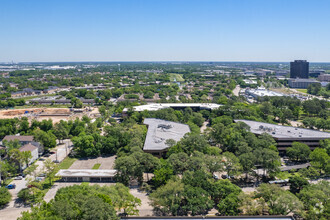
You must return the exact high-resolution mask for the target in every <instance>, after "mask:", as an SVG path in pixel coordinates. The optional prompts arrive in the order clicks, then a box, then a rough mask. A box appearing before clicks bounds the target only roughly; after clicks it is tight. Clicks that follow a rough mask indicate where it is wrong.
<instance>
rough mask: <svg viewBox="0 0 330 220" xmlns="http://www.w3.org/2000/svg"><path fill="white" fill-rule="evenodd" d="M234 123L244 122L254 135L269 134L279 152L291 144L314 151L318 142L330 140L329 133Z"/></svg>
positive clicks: (257, 123)
mask: <svg viewBox="0 0 330 220" xmlns="http://www.w3.org/2000/svg"><path fill="white" fill-rule="evenodd" d="M235 122H244V123H245V124H247V125H248V126H249V127H250V131H251V132H252V133H254V134H256V135H260V134H262V133H267V134H270V135H271V136H272V137H273V138H274V139H275V141H276V142H277V149H278V150H279V151H284V150H286V148H287V147H290V146H292V142H301V143H304V144H307V145H308V146H309V147H310V148H311V149H315V148H316V147H318V146H319V145H320V143H319V142H320V140H324V139H328V138H330V133H328V132H321V131H317V130H311V129H305V128H296V127H291V126H282V125H275V124H269V123H264V122H258V121H250V120H235Z"/></svg>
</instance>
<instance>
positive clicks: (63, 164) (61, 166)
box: [58, 157, 77, 169]
mask: <svg viewBox="0 0 330 220" xmlns="http://www.w3.org/2000/svg"><path fill="white" fill-rule="evenodd" d="M76 160H77V158H70V157H66V158H65V159H64V160H63V161H62V162H61V163H60V164H59V165H58V168H59V169H69V168H70V167H71V165H72V164H73V163H74V162H75V161H76Z"/></svg>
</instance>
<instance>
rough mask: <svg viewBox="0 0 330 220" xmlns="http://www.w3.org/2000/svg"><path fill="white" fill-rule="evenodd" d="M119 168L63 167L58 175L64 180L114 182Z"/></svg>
mask: <svg viewBox="0 0 330 220" xmlns="http://www.w3.org/2000/svg"><path fill="white" fill-rule="evenodd" d="M116 173H117V170H93V169H81V170H78V169H62V170H59V171H58V173H57V174H56V176H58V177H61V181H63V182H114V177H115V175H116Z"/></svg>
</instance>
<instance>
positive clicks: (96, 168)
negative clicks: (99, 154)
mask: <svg viewBox="0 0 330 220" xmlns="http://www.w3.org/2000/svg"><path fill="white" fill-rule="evenodd" d="M100 166H101V164H100V163H96V164H94V166H93V168H92V169H93V170H98V169H99V168H100Z"/></svg>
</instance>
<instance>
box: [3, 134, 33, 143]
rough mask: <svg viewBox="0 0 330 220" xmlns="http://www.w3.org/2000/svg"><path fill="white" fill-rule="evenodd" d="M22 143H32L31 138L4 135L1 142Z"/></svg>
mask: <svg viewBox="0 0 330 220" xmlns="http://www.w3.org/2000/svg"><path fill="white" fill-rule="evenodd" d="M14 140H18V141H23V142H32V141H33V136H20V135H6V136H5V137H4V138H3V139H2V141H14Z"/></svg>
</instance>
